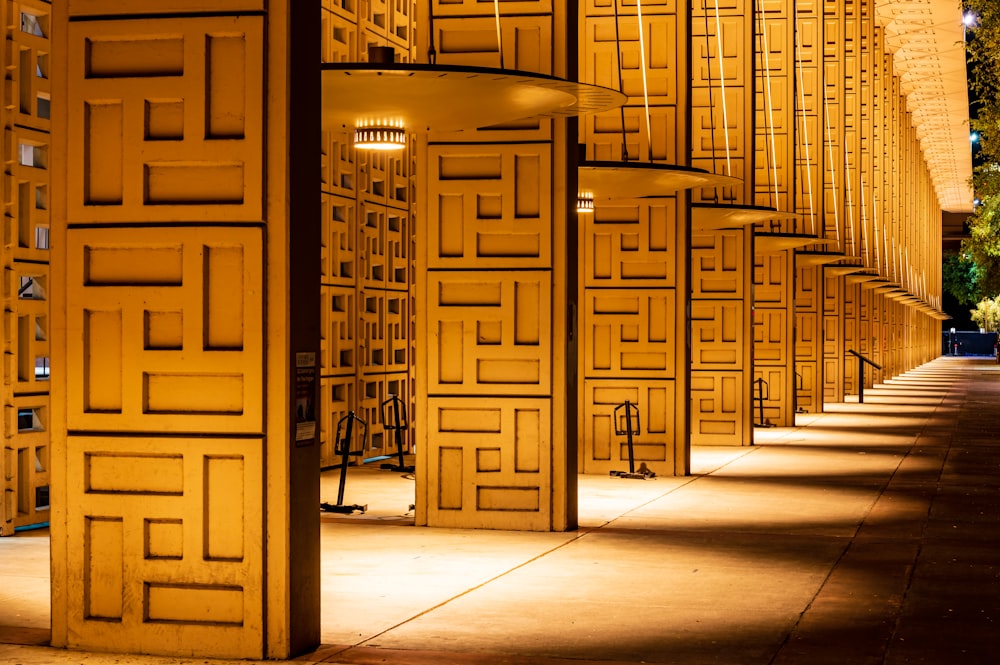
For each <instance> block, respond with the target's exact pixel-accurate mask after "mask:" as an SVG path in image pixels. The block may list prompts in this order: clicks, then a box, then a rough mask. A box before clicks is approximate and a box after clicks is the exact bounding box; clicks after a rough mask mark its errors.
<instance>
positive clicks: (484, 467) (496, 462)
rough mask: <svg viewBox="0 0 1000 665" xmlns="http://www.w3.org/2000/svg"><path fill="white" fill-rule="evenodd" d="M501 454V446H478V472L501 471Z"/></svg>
mask: <svg viewBox="0 0 1000 665" xmlns="http://www.w3.org/2000/svg"><path fill="white" fill-rule="evenodd" d="M500 460H501V454H500V449H499V448H476V472H477V473H490V472H492V471H500Z"/></svg>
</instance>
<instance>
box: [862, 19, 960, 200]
mask: <svg viewBox="0 0 1000 665" xmlns="http://www.w3.org/2000/svg"><path fill="white" fill-rule="evenodd" d="M876 12H877V16H878V20H879V24H880V25H882V26H883V27H884V28H885V35H886V45H887V46H888V48H889V51H890V52H891V53H892V54H893V56H894V57H893V62H894V66H895V73H896V74H897V75H898V76H899V79H900V82H901V84H902V85H901V88H902V92H903V94H904V95H905V96H906V104H907V110H909V111H910V112H911V113H912V117H913V124H914V126H915V127H916V130H917V137H918V138H919V140H920V145H921V149H922V150H923V153H924V159H925V160H926V161H927V166H928V169H929V170H930V174H931V180H932V181H933V183H934V187H935V189H936V191H937V196H938V201H939V203H940V205H941V208H942V209H943V210H945V211H948V212H972V199H973V193H972V188H971V186H970V185H969V179H970V178H971V177H972V150H971V147H970V145H969V123H968V120H969V90H968V80H967V77H966V72H965V49H964V46H963V38H964V34H963V29H964V26H963V24H962V8H961V4H960V3H959V1H958V0H877V3H876Z"/></svg>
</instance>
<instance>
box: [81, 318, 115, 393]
mask: <svg viewBox="0 0 1000 665" xmlns="http://www.w3.org/2000/svg"><path fill="white" fill-rule="evenodd" d="M83 372H84V376H83V381H84V400H85V401H86V403H85V404H84V405H83V409H84V411H87V412H106V413H120V412H121V410H122V313H121V312H120V311H112V312H95V311H89V312H84V317H83Z"/></svg>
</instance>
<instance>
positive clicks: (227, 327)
mask: <svg viewBox="0 0 1000 665" xmlns="http://www.w3.org/2000/svg"><path fill="white" fill-rule="evenodd" d="M243 272H244V266H243V248H242V247H239V246H234V247H211V246H207V247H205V300H204V312H205V348H206V349H212V350H222V349H228V350H233V351H240V350H242V349H243V324H244V317H243V293H244V287H243Z"/></svg>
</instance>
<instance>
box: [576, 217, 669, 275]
mask: <svg viewBox="0 0 1000 665" xmlns="http://www.w3.org/2000/svg"><path fill="white" fill-rule="evenodd" d="M678 205H679V204H678V203H677V201H675V200H670V199H664V200H660V201H657V202H655V203H647V202H642V203H637V204H634V205H625V204H621V203H617V202H612V203H609V204H606V205H605V204H602V205H600V206H598V207H597V208H596V210H595V211H594V214H593V215H588V217H592V218H593V219H588V220H586V221H585V226H584V231H583V237H584V241H585V243H586V247H585V249H584V252H585V256H586V257H587V260H586V261H585V263H584V279H585V283H586V285H587V286H588V287H592V286H601V287H605V286H607V287H622V286H626V285H627V286H630V287H652V288H665V287H672V286H674V285H675V283H676V282H675V279H676V278H675V270H676V268H675V266H676V263H677V260H678V259H677V253H678V248H677V246H676V243H677V241H676V235H677V234H676V224H677V214H678V210H677V208H678Z"/></svg>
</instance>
